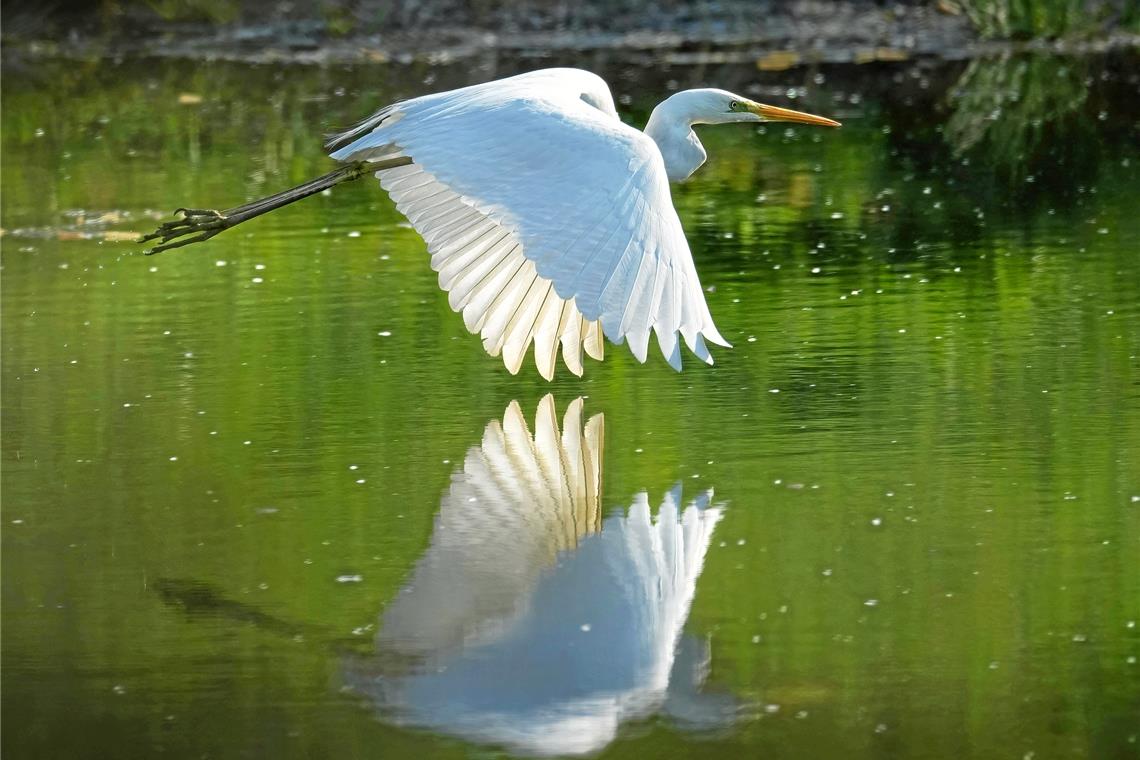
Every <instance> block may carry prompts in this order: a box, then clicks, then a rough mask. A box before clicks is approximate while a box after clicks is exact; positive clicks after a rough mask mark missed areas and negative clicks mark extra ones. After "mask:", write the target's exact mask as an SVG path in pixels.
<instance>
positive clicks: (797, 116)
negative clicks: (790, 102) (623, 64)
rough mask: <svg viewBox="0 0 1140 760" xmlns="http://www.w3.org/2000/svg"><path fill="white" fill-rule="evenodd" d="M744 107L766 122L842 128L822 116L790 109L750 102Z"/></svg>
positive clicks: (835, 122) (832, 120)
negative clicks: (788, 122) (790, 122)
mask: <svg viewBox="0 0 1140 760" xmlns="http://www.w3.org/2000/svg"><path fill="white" fill-rule="evenodd" d="M744 107H745V108H747V109H748V110H749V111H751V112H752V113H754V114H756V115H757V116H759V117H760V118H762V119H764V120H766V121H794V122H797V123H799V124H817V125H819V126H821V127H841V126H843V125H842V124H840V123H839V122H837V121H835V120H834V119H828V118H826V117H824V116H813V115H812V114H810V113H804V112H803V111H793V110H791V109H790V108H780V107H779V106H768V105H764V104H763V103H755V102H753V101H751V100H750V101H748V102H747V103H745V104H744Z"/></svg>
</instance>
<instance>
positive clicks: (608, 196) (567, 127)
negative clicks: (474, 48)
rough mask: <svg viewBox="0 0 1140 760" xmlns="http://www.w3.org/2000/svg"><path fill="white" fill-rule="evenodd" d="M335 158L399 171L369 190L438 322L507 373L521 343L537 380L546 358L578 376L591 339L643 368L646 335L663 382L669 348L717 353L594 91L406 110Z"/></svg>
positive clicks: (602, 88) (648, 171)
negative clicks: (429, 283) (390, 213)
mask: <svg viewBox="0 0 1140 760" xmlns="http://www.w3.org/2000/svg"><path fill="white" fill-rule="evenodd" d="M686 126H687V125H686ZM332 145H333V146H341V147H338V148H337V149H336V150H335V151H334V152H333V153H332V157H333V158H335V159H337V160H340V161H359V160H362V159H367V160H382V159H390V158H394V157H396V156H407V157H409V158H411V159H412V161H413V163H412V164H410V165H407V166H401V167H398V168H393V169H388V170H385V171H380V172H377V176H378V177H379V179H380V182H381V184H382V185H383V187H384V189H385V190H387V191H388V192H389V193H390V195H391V196H392V199H393V200H394V201H395V203H396V207H397V208H398V209H399V210H400V212H401V213H403V214H404V215H405V216H407V217H408V220H409V221H410V222H411V223H412V225H413V226H414V227H415V229H416V230H417V231H418V232H419V233H420V234H421V235H422V236H423V238H424V240H425V241H426V242H427V244H428V250H429V251H430V253H431V265H432V268H433V269H435V270H436V271H437V272H438V273H439V284H440V287H442V288H443V289H444V290H446V291H447V292H448V294H449V302H450V304H451V307H452V308H453V309H454V310H456V311H461V312H462V313H463V320H464V324H465V325H466V326H467V328H468V329H469V330H470V331H471V332H475V333H478V334H479V335H480V336H482V339H483V346H484V347H485V348H486V350H487V351H488V352H489V353H490V354H491V355H492V356H498V355H500V354H501V355H502V357H503V361H504V363H505V364H506V366H507V369H508V370H510V371H511V372H512V373H516V372H518V370H519V368H520V367H521V365H522V362H523V358H524V356H525V354H526V352H527V350H528V348H529V347H530V345H531V344H532V343H533V344H534V346H535V352H534V355H535V363H536V365H537V366H538V370H539V372H540V373H541V374H542V376H543V377H545V378H546V379H548V380H549V379H551V378H552V377H553V374H554V364H555V357H556V354H557V350H558V347H559V345H560V346H561V351H562V357H563V361H564V362H565V364H566V366H567V367H568V368H569V369H570V371H571V372H573V373H574V374H576V375H581V374H582V370H583V368H582V360H581V353H582V350H583V348H584V349H585V352H586V353H587V354H588V355H589V356H591V357H593V358H595V359H601V358H602V356H603V343H602V334H603V333H604V335H605V337H607V338H609V340H610V341H612V342H613V343H615V344H618V345H620V344H621V343H623V342H625V341H628V342H629V346H630V349H631V350H632V351H633V354H634V356H636V357H637V359H638V360H639V361H642V362H644V361H645V359H646V355H647V352H648V344H649V337H650V333H651V332H652V333H655V334H656V337H657V342H658V345H659V346H660V348H661V352H662V353H663V354H664V355H665V357H666V359H667V360H668V362H669V363H670V364H671V365H672V366H673V367H674V368H676V369H680V368H681V352H680V346H679V340H678V334H679V335H680V336H681V338H683V339H684V341H685V342H686V343H687V345H688V346H689V349H690V350H691V351H692V352H693V353H695V354H696V355H697V356H698V357H699V358H700V359H702V360H703V361H706V362H708V363H710V364H711V363H712V357H711V356H710V354H709V352H708V349H707V347H706V345H705V344H706V342H711V343H716V344H718V345H723V346H727V345H729V344H728V342H727V341H725V339H724V338H723V337H721V335H720V333H719V332H718V331H717V329H716V326H715V325H714V324H713V320H712V316H711V315H710V314H709V310H708V306H707V305H706V304H705V299H704V294H703V292H702V290H701V284H700V279H699V278H698V277H697V272H696V269H695V267H694V266H693V259H692V255H691V254H690V252H689V246H688V243H687V241H686V240H685V235H684V232H683V230H682V229H681V222H680V219H678V217H677V212H676V210H675V209H674V208H673V204H672V199H671V196H670V192H669V181H668V175H667V172H666V166H665V161H664V158H663V157H662V151H661V150H660V149H659V148H658V145H657V143H656V142H654V140H653V138H651V137H649V136H648V135H646V134H645V133H642V132H639V131H637V130H635V129H633V128H632V127H629V126H627V125H625V124H623V123H622V122H621V120H620V119H619V118H618V116H617V112H616V111H615V110H614V106H613V99H612V97H611V95H610V92H609V88H608V87H607V86H606V84H605V82H604V81H603V80H602V79H600V78H599V77H597V76H595V75H593V74H590V73H588V72H585V71H578V70H575V69H550V70H544V71H537V72H532V73H529V74H522V75H520V76H516V77H511V78H509V79H504V80H499V81H496V82H489V83H486V84H481V85H475V86H473V87H466V88H463V89H459V90H453V91H450V92H443V93H439V94H435V95H427V96H424V97H419V98H415V99H412V100H407V101H403V102H401V103H396V104H395V105H392V106H389V107H388V108H385V109H383V110H381V111H380V112H379V113H377V114H376V115H375V116H373V117H372V118H371V119H369V120H367V121H365V122H364V123H363V124H361V125H360V126H358V127H356V128H355V129H353V130H350V131H349V132H347V133H345V134H344V135H342V136H341V137H339V138H337V139H336V140H334V141H333V143H332ZM694 168H695V167H694Z"/></svg>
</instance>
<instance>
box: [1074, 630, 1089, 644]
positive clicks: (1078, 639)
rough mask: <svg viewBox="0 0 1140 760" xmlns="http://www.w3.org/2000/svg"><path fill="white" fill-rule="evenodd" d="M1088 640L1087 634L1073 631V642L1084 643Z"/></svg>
mask: <svg viewBox="0 0 1140 760" xmlns="http://www.w3.org/2000/svg"><path fill="white" fill-rule="evenodd" d="M1088 640H1089V638H1088V636H1086V635H1084V634H1083V633H1074V634H1073V643H1075V644H1084V643H1085V642H1086V641H1088Z"/></svg>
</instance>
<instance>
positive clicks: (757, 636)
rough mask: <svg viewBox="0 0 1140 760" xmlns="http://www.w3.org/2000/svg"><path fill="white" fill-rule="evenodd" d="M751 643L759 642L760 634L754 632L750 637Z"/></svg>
mask: <svg viewBox="0 0 1140 760" xmlns="http://www.w3.org/2000/svg"><path fill="white" fill-rule="evenodd" d="M752 643H753V644H759V643H760V634H756V635H755V636H753V637H752Z"/></svg>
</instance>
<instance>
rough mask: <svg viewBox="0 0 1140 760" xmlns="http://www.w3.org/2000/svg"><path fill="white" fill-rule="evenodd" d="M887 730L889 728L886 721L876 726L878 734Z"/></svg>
mask: <svg viewBox="0 0 1140 760" xmlns="http://www.w3.org/2000/svg"><path fill="white" fill-rule="evenodd" d="M886 730H887V724H886V723H880V724H879V725H877V726H875V733H876V734H881V733H884V732H885V731H886Z"/></svg>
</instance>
